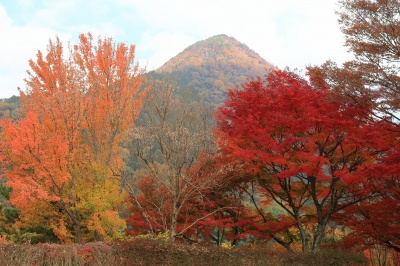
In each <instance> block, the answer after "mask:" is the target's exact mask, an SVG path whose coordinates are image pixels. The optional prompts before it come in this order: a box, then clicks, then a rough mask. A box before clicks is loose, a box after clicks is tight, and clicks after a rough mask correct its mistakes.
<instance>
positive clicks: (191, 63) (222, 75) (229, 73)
mask: <svg viewBox="0 0 400 266" xmlns="http://www.w3.org/2000/svg"><path fill="white" fill-rule="evenodd" d="M273 69H276V67H275V66H273V65H272V64H270V63H268V62H267V61H266V60H265V59H263V58H262V57H261V56H260V55H258V54H257V53H256V52H254V51H253V50H251V49H250V48H249V47H248V46H247V45H245V44H243V43H241V42H239V41H237V40H236V39H235V38H232V37H229V36H227V35H224V34H221V35H217V36H213V37H210V38H208V39H206V40H203V41H199V42H196V43H195V44H193V45H191V46H189V47H187V48H186V49H185V50H183V51H182V52H181V53H179V54H178V55H176V56H175V57H173V58H172V59H170V60H169V61H168V62H166V63H165V64H164V65H163V66H161V67H160V68H158V69H157V70H155V71H154V73H155V75H156V77H159V78H169V77H171V76H172V77H174V78H177V79H178V81H179V85H180V86H183V87H185V86H188V87H192V88H193V89H195V90H199V91H202V92H204V93H205V95H206V98H207V99H208V100H209V101H211V102H212V103H216V104H220V103H222V102H223V101H224V100H225V98H226V91H227V89H231V88H235V87H236V86H240V85H241V84H243V83H244V82H246V79H247V78H254V77H257V76H261V77H263V76H265V75H266V74H268V72H270V71H271V70H273Z"/></svg>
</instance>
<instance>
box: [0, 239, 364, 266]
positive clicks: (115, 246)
mask: <svg viewBox="0 0 400 266" xmlns="http://www.w3.org/2000/svg"><path fill="white" fill-rule="evenodd" d="M0 265H4V266H14V265H15V266H17V265H18V266H20V265H35V266H42V265H48V266H50V265H51V266H58V265H63V266H72V265H73V266H81V265H82V266H83V265H88V266H89V265H110V266H111V265H125V266H129V265H233V266H234V265H272V266H274V265H276V266H278V265H279V266H280V265H367V263H366V261H365V259H363V257H362V256H361V255H354V254H346V253H334V252H323V253H321V254H318V255H313V254H309V255H304V254H289V253H276V252H272V251H268V250H266V249H264V248H249V247H242V248H232V249H224V248H217V247H204V246H200V245H183V244H177V243H168V242H166V241H155V240H149V239H136V240H134V241H129V242H128V241H125V242H113V243H102V242H96V243H87V244H83V245H56V244H38V245H29V244H23V245H15V244H1V245H0Z"/></svg>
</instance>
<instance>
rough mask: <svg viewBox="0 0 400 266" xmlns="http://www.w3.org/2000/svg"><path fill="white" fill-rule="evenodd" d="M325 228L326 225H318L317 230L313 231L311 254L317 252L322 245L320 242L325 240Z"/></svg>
mask: <svg viewBox="0 0 400 266" xmlns="http://www.w3.org/2000/svg"><path fill="white" fill-rule="evenodd" d="M325 227H326V225H322V224H318V226H317V229H316V230H315V233H314V241H313V245H312V253H318V252H319V247H320V245H321V243H322V240H323V239H324V238H325Z"/></svg>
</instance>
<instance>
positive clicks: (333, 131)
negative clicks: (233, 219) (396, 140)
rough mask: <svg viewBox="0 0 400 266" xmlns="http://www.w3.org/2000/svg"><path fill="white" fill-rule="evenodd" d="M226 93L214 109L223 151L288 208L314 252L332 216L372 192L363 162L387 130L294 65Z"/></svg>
mask: <svg viewBox="0 0 400 266" xmlns="http://www.w3.org/2000/svg"><path fill="white" fill-rule="evenodd" d="M228 96H229V99H228V100H227V101H226V102H225V106H223V107H221V108H220V109H219V111H218V113H217V119H218V129H217V131H216V133H217V136H218V138H219V144H220V148H221V152H222V153H223V154H224V156H225V157H227V158H230V160H232V161H236V168H237V170H238V171H240V172H241V173H242V174H241V180H242V181H249V180H254V181H256V184H257V191H258V197H259V198H260V199H268V198H269V199H271V200H273V201H274V202H276V203H277V204H278V205H279V206H281V208H283V209H284V210H285V211H286V212H287V214H288V215H289V216H290V218H291V219H292V220H293V221H294V222H295V224H296V226H297V228H298V231H299V235H300V239H301V243H302V249H303V251H304V252H308V251H309V250H311V251H312V252H317V251H318V250H319V248H320V245H321V243H322V242H323V239H324V235H325V231H326V228H327V226H328V223H329V222H330V221H331V220H332V216H333V215H334V214H335V213H338V212H339V211H342V210H344V209H346V208H348V207H349V206H352V205H354V204H357V203H359V202H362V201H364V200H366V199H368V198H370V197H371V196H372V195H374V191H372V190H371V187H370V186H366V185H364V184H365V183H366V182H367V179H368V174H367V170H366V169H368V167H369V166H371V165H374V164H375V163H376V162H377V161H378V160H381V158H382V157H384V156H385V154H384V152H383V151H384V150H385V149H387V146H385V145H384V144H386V143H385V141H384V140H385V139H387V138H388V137H387V135H390V133H389V131H387V130H386V129H385V128H384V127H385V125H381V124H379V123H371V122H370V121H371V120H369V119H366V118H369V117H368V111H366V110H365V109H362V108H360V107H359V106H358V105H356V104H349V103H343V102H341V101H338V100H336V99H335V98H334V97H332V96H331V94H330V91H329V90H327V89H326V88H324V87H323V86H321V87H318V86H311V85H310V84H309V82H307V81H306V80H305V79H303V78H301V77H300V76H298V75H296V74H294V73H291V72H286V71H274V72H272V73H271V74H270V75H269V76H268V77H267V78H266V80H265V81H263V80H261V79H260V78H259V79H256V80H251V81H249V82H248V83H246V84H245V85H244V86H243V90H231V91H229V93H228ZM238 180H240V178H239V179H238Z"/></svg>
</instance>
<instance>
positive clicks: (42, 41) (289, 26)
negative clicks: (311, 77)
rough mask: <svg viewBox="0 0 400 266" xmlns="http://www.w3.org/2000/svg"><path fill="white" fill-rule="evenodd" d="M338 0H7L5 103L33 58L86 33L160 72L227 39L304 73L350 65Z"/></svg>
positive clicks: (2, 9) (1, 78)
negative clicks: (212, 41) (187, 52)
mask: <svg viewBox="0 0 400 266" xmlns="http://www.w3.org/2000/svg"><path fill="white" fill-rule="evenodd" d="M336 2H337V1H336V0H278V1H276V0H196V1H192V0H163V1H162V0H141V1H138V0H81V1H79V0H41V1H40V0H0V36H1V37H0V38H1V41H0V98H5V97H10V96H12V95H14V94H15V95H16V94H18V92H17V87H21V88H22V89H24V88H25V85H24V82H23V79H24V78H25V77H26V72H25V71H26V70H27V69H28V64H27V62H28V59H29V58H34V57H35V54H36V52H37V50H38V49H40V50H45V48H46V44H47V42H48V40H49V39H50V38H54V37H55V36H56V35H57V36H59V37H60V38H61V39H62V40H63V41H64V42H67V41H68V40H71V41H72V42H76V40H77V36H78V34H79V33H86V32H88V31H90V32H91V33H92V34H93V35H94V36H100V35H101V36H102V37H113V38H114V39H115V40H116V41H118V42H125V43H127V44H134V45H136V58H137V60H138V61H139V63H140V64H141V65H142V66H146V67H147V69H153V68H157V67H159V66H161V65H162V64H163V63H165V62H166V61H168V60H169V59H170V58H171V57H173V56H175V55H176V54H177V53H179V52H180V51H182V50H183V49H184V48H186V47H187V46H189V45H191V44H193V43H194V42H196V41H199V40H202V39H206V38H208V37H211V36H214V35H217V34H222V33H224V34H227V35H229V36H232V37H234V38H236V39H237V40H239V41H241V42H243V43H245V44H247V45H248V46H249V47H250V48H251V49H253V50H255V51H256V52H257V53H259V54H260V55H261V56H262V57H263V58H265V59H266V60H267V61H269V62H271V63H272V64H274V65H276V66H278V67H280V68H284V67H286V66H288V67H290V68H292V69H293V68H299V69H304V67H305V66H306V65H308V64H321V63H323V62H324V61H326V60H327V59H331V60H333V61H337V62H343V61H344V60H345V59H348V58H350V55H348V54H347V53H346V48H344V47H343V37H342V34H341V33H340V30H339V25H338V23H337V16H336V15H335V13H334V11H335V9H337V8H338V6H337V4H336Z"/></svg>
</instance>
